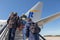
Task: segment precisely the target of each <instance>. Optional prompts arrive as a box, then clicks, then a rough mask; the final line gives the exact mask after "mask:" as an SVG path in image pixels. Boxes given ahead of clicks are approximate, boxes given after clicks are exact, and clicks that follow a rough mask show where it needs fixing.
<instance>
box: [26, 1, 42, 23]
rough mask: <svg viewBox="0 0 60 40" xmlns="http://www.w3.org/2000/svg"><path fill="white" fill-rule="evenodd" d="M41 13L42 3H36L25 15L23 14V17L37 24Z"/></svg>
mask: <svg viewBox="0 0 60 40" xmlns="http://www.w3.org/2000/svg"><path fill="white" fill-rule="evenodd" d="M41 11H42V2H38V3H37V4H36V5H35V6H33V7H32V8H31V9H30V10H29V11H28V12H27V13H25V15H26V16H27V17H28V18H31V19H32V21H34V22H37V21H39V20H40V16H41Z"/></svg>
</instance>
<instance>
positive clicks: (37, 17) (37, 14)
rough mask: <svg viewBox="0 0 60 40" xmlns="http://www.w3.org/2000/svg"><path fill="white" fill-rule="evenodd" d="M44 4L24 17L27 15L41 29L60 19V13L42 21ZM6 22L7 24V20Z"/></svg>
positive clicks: (29, 11)
mask: <svg viewBox="0 0 60 40" xmlns="http://www.w3.org/2000/svg"><path fill="white" fill-rule="evenodd" d="M42 4H43V3H42V2H38V3H37V4H36V5H34V6H33V7H32V8H31V9H30V10H28V12H26V13H24V15H26V16H27V17H28V18H31V19H32V21H33V22H36V23H37V24H38V26H39V27H40V28H42V27H43V25H45V24H46V23H48V22H51V21H53V20H55V19H57V18H60V12H57V13H55V14H53V15H51V16H48V17H46V18H43V19H41V12H42ZM3 21H4V20H3ZM4 22H5V23H7V20H5V21H4ZM4 22H3V23H4Z"/></svg>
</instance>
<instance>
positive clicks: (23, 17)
mask: <svg viewBox="0 0 60 40" xmlns="http://www.w3.org/2000/svg"><path fill="white" fill-rule="evenodd" d="M21 19H22V21H23V24H24V28H23V30H22V33H23V40H26V35H25V34H26V26H25V25H26V22H27V21H26V19H27V16H26V15H23V16H22V17H21Z"/></svg>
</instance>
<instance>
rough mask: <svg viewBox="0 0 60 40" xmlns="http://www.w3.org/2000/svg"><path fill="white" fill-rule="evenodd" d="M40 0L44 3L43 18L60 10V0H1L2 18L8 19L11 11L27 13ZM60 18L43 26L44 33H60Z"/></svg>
mask: <svg viewBox="0 0 60 40" xmlns="http://www.w3.org/2000/svg"><path fill="white" fill-rule="evenodd" d="M38 1H41V2H42V3H43V8H42V15H41V18H44V17H47V16H49V15H52V14H55V13H57V12H60V0H0V19H3V20H7V19H8V16H9V14H10V13H11V12H17V13H18V15H19V16H21V15H22V14H23V13H26V12H27V11H28V10H29V9H30V8H31V7H33V6H34V5H35V4H36V3H37V2H38ZM59 22H60V19H56V20H54V21H51V22H49V23H47V24H45V25H44V26H43V29H42V30H41V34H42V35H60V23H59Z"/></svg>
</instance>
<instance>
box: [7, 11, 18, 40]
mask: <svg viewBox="0 0 60 40" xmlns="http://www.w3.org/2000/svg"><path fill="white" fill-rule="evenodd" d="M18 21H19V17H18V16H17V13H14V12H12V13H11V15H10V17H9V19H8V20H7V24H8V28H9V37H8V40H14V37H15V31H16V28H17V27H18V26H19V24H18Z"/></svg>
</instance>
